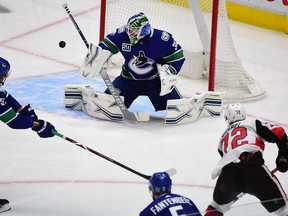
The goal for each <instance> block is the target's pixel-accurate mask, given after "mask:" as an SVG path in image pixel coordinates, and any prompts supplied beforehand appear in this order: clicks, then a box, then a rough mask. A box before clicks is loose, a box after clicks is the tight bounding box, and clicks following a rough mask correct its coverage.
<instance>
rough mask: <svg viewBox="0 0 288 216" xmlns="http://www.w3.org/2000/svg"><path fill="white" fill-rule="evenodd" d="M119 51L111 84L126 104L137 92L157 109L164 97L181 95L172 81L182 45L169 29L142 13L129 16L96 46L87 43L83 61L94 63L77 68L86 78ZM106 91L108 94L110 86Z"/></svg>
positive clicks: (179, 64) (181, 60)
mask: <svg viewBox="0 0 288 216" xmlns="http://www.w3.org/2000/svg"><path fill="white" fill-rule="evenodd" d="M92 46H93V47H92ZM92 50H93V53H89V52H90V51H91V52H92ZM119 52H120V53H121V54H122V56H123V57H124V64H123V65H122V71H121V74H120V75H119V76H118V77H116V78H115V79H114V81H113V84H114V86H115V87H116V88H117V89H118V90H119V92H120V96H123V97H124V104H125V105H126V107H127V108H129V107H130V105H131V104H132V103H133V101H134V100H135V99H136V98H137V97H138V96H140V95H145V96H148V97H149V99H150V101H151V102H152V104H153V106H154V108H155V110H156V111H158V110H165V109H166V105H167V100H170V99H180V98H182V97H181V95H180V93H179V92H178V90H177V88H176V87H175V85H176V83H177V76H176V75H177V74H178V73H179V71H180V69H181V67H182V65H183V63H184V60H185V58H184V54H183V49H182V48H181V46H180V45H179V44H178V43H177V42H176V41H175V40H174V39H173V37H172V35H171V34H170V33H169V32H166V31H163V30H159V29H156V28H152V27H151V25H150V23H149V20H148V18H147V17H146V15H145V14H144V13H142V12H140V13H138V14H136V15H134V16H132V17H131V18H130V19H129V20H128V22H127V24H126V25H124V26H122V27H120V28H118V29H116V31H115V32H114V33H111V34H108V35H107V36H106V37H105V38H104V39H103V40H102V41H100V42H99V44H98V46H96V45H94V44H90V47H89V49H88V54H87V56H86V59H85V62H86V63H84V65H85V66H88V67H89V69H90V68H91V67H90V66H91V64H93V65H95V67H93V70H89V69H87V70H85V68H84V69H83V70H82V72H81V69H80V73H81V74H82V76H84V77H86V78H88V79H92V78H94V77H95V76H97V75H98V74H99V73H100V71H101V69H102V68H103V67H108V64H109V60H110V58H111V56H112V55H114V54H117V53H119ZM90 58H91V59H90ZM87 62H89V63H87ZM105 93H107V94H110V91H109V89H106V91H105Z"/></svg>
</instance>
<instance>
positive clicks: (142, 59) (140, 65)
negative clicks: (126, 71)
mask: <svg viewBox="0 0 288 216" xmlns="http://www.w3.org/2000/svg"><path fill="white" fill-rule="evenodd" d="M153 64H154V61H153V59H150V58H148V57H146V56H145V53H144V52H143V51H139V55H138V56H134V58H132V59H131V60H130V61H129V63H128V66H129V67H130V68H131V69H132V70H133V71H134V72H135V73H137V74H139V75H143V74H147V73H149V72H150V71H151V70H152V69H153V67H152V65H153Z"/></svg>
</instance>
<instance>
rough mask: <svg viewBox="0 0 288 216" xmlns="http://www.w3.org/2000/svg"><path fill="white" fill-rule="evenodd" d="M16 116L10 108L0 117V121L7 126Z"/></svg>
mask: <svg viewBox="0 0 288 216" xmlns="http://www.w3.org/2000/svg"><path fill="white" fill-rule="evenodd" d="M17 115H18V114H17V113H16V112H15V111H14V110H13V109H12V108H10V109H8V110H7V111H6V112H3V113H2V114H1V115H0V120H1V121H2V122H4V123H5V124H8V123H9V122H11V121H13V120H14V119H15V118H16V117H17Z"/></svg>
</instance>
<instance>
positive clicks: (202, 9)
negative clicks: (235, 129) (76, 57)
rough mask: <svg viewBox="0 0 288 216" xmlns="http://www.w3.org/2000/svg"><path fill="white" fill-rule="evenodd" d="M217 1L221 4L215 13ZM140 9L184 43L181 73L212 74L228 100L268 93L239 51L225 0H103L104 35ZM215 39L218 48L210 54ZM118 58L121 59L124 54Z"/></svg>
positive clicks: (191, 75)
mask: <svg viewBox="0 0 288 216" xmlns="http://www.w3.org/2000/svg"><path fill="white" fill-rule="evenodd" d="M213 2H217V4H219V5H218V10H217V13H216V15H215V12H214V14H213V16H212V9H213ZM190 5H191V6H190ZM138 12H144V13H145V14H146V15H147V17H148V19H149V21H150V23H151V26H152V27H155V28H158V29H162V30H166V31H168V32H170V33H172V35H173V37H174V39H175V40H176V41H177V42H178V43H179V44H180V45H181V46H182V47H183V49H184V55H185V57H186V61H185V63H184V65H183V68H182V70H181V72H180V75H183V76H186V77H189V78H192V79H198V78H203V77H208V78H209V89H208V90H213V91H218V92H223V99H224V102H232V101H246V100H255V99H258V98H260V97H262V96H263V95H264V94H265V90H264V89H263V87H262V86H261V85H260V84H259V83H257V82H256V80H254V79H253V77H251V76H250V75H249V74H248V73H247V72H246V70H245V69H244V67H243V65H242V63H241V60H240V58H239V57H238V54H237V52H236V50H235V46H234V43H233V40H232V36H231V32H230V28H229V22H228V16H227V11H226V1H225V0H101V19H102V21H101V23H102V24H100V40H101V39H103V37H104V35H106V34H108V33H111V32H114V31H115V30H116V28H118V27H120V26H123V25H125V24H126V22H127V20H128V19H129V18H130V17H131V16H132V15H134V14H136V13H138ZM104 17H105V19H103V18H104ZM212 21H213V22H212ZM212 23H213V25H215V24H217V25H216V26H217V28H216V36H215V37H214V36H213V34H212V36H211V25H212ZM210 38H212V39H211V40H210ZM213 43H214V44H215V47H216V52H215V53H212V54H211V56H210V44H211V46H212V45H213ZM155 49H157V48H155ZM113 58H114V62H121V55H118V56H117V55H116V56H114V57H113ZM211 59H212V60H211ZM210 62H211V64H212V63H213V65H214V67H211V65H209V63H210ZM211 68H212V70H213V68H214V70H213V71H210V73H209V69H210V70H211ZM209 74H210V75H209ZM208 75H209V76H208Z"/></svg>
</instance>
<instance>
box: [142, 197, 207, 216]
mask: <svg viewBox="0 0 288 216" xmlns="http://www.w3.org/2000/svg"><path fill="white" fill-rule="evenodd" d="M155 215H158V216H176V215H181V216H184V215H193V216H194V215H197V216H199V215H200V216H201V213H200V212H199V210H198V208H197V207H196V205H195V204H194V203H193V202H192V201H191V200H190V199H189V198H187V197H184V196H181V195H177V194H165V195H163V196H161V197H159V198H158V199H156V200H154V201H153V202H152V203H150V204H149V205H148V206H147V207H146V208H145V209H144V210H143V211H142V212H141V213H140V216H155Z"/></svg>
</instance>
